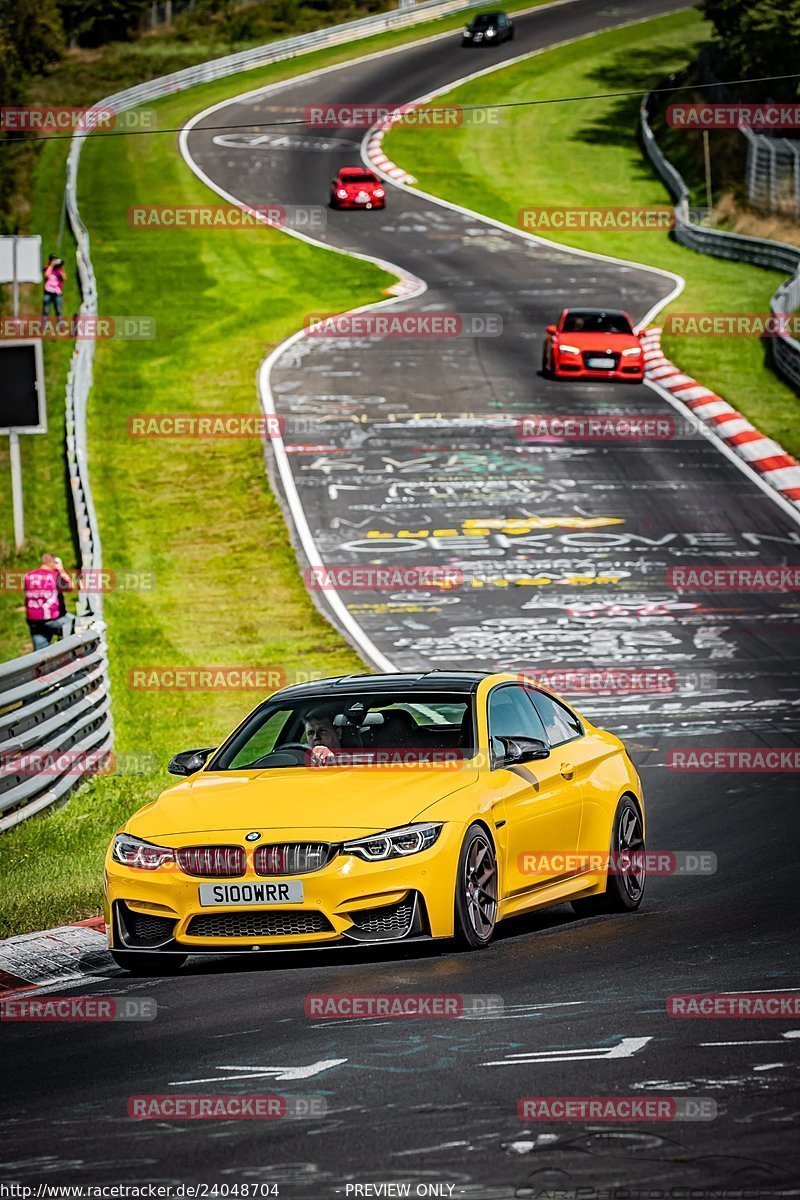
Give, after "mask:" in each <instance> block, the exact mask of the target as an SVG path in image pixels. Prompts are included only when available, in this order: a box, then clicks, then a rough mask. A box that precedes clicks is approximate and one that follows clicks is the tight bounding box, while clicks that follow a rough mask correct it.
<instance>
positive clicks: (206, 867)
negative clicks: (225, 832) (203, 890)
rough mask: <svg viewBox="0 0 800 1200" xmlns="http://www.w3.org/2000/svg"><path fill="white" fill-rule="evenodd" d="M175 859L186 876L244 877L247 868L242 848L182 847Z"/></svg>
mask: <svg viewBox="0 0 800 1200" xmlns="http://www.w3.org/2000/svg"><path fill="white" fill-rule="evenodd" d="M175 857H176V858H177V860H178V866H179V867H180V869H181V870H182V871H185V872H186V874H187V875H213V876H224V875H227V876H236V875H244V873H245V869H246V867H247V855H246V854H245V852H244V848H243V847H242V846H184V847H183V849H181V850H176V852H175Z"/></svg>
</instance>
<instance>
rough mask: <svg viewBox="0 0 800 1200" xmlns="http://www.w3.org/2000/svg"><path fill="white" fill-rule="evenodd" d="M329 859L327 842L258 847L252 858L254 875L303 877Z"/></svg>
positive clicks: (329, 853) (290, 843)
mask: <svg viewBox="0 0 800 1200" xmlns="http://www.w3.org/2000/svg"><path fill="white" fill-rule="evenodd" d="M330 857H331V847H330V845H329V844H328V843H327V842H289V843H286V844H284V845H276V846H259V847H258V849H257V850H256V852H255V855H254V856H253V866H254V868H255V872H256V875H303V874H305V873H306V872H308V871H318V870H319V868H320V867H324V866H325V863H326V862H327V861H328V860H329V858H330Z"/></svg>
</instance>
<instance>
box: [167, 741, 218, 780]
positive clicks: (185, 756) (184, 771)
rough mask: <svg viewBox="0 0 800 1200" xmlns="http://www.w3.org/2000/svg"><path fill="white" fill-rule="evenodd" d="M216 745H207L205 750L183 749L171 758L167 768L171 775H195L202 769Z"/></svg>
mask: <svg viewBox="0 0 800 1200" xmlns="http://www.w3.org/2000/svg"><path fill="white" fill-rule="evenodd" d="M215 750H216V746H207V747H206V749H205V750H182V751H181V752H180V754H176V755H174V757H173V758H171V759H170V760H169V766H168V767H167V770H168V771H169V773H170V775H194V773H195V771H201V770H202V769H203V767H204V766H205V765H206V763H207V762H208V759H209V758H210V756H211V755H212V754H213V753H214V751H215Z"/></svg>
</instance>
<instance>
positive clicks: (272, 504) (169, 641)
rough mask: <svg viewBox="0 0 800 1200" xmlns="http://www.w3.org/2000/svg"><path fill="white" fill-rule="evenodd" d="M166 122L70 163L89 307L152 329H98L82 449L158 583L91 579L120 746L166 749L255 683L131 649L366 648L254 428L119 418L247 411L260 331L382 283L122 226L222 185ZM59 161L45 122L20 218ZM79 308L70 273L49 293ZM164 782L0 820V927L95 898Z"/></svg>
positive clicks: (60, 507) (55, 181)
mask: <svg viewBox="0 0 800 1200" xmlns="http://www.w3.org/2000/svg"><path fill="white" fill-rule="evenodd" d="M462 19H463V18H462V17H455V18H449V19H444V20H440V21H437V22H431V23H430V24H427V25H426V26H425V27H424V30H422V31H420V30H411V31H405V32H403V33H396V34H389V35H382V36H380V37H375V38H370V39H369V40H367V41H364V42H360V43H358V47H357V49H358V53H359V54H361V53H367V52H370V51H373V50H379V49H383V48H386V47H388V46H391V45H396V44H403V43H406V42H408V41H411V40H413V39H414V38H416V37H419V36H421V35H425V36H427V35H429V34H430V33H431V32H435V31H438V30H440V29H448V28H454V27H458V26H459V25H460V24H461V22H462ZM352 56H353V47H352V46H350V47H338V48H336V49H334V50H329V51H323V52H318V53H316V54H313V55H306V56H303V58H302V59H299V60H295V61H293V62H290V63H280V64H276V65H274V66H271V67H268V68H264V69H261V70H258V71H250V72H247V73H246V74H244V75H239V76H236V77H233V78H231V79H227V80H223V81H220V82H217V83H214V84H209V85H206V86H203V87H198V88H194V89H192V90H191V91H190V92H187V93H184V94H183V95H178V96H174V97H171V98H169V99H166V100H163V101H160V102H158V103H157V105H156V107H157V109H158V122H159V127H160V128H166V127H172V126H179V125H181V124H182V123H184V122H185V121H186V120H187V119H188V117H190V116H191V115H192V114H193V113H195V112H198V111H199V110H200V109H202V108H204V107H206V106H207V105H210V104H212V103H214V102H216V101H217V100H222V99H225V98H226V97H228V96H234V95H236V94H238V93H239V92H241V91H243V90H249V89H250V88H255V87H258V86H261V85H263V84H265V83H268V82H272V81H276V80H279V79H284V78H287V77H290V76H292V75H294V74H298V73H300V72H304V71H309V70H313V69H315V68H317V67H320V66H325V65H328V64H331V63H334V62H339V61H345V60H347V59H348V58H352ZM176 141H177V139H176V135H174V134H164V135H160V136H157V137H153V138H130V139H122V138H120V139H111V138H109V139H92V140H90V141H89V143H88V144H87V146H86V147H85V149H84V155H83V160H82V164H81V172H80V206H81V212H82V215H83V219H84V221H85V222H86V225H87V227H88V228H89V230H90V233H91V241H92V257H93V260H94V265H95V270H96V273H97V277H98V280H99V290H100V310H101V312H102V313H104V314H134V315H147V316H151V317H154V318H155V322H156V327H157V337H156V338H155V339H153V340H152V341H140V342H102V343H99V344H98V347H97V355H96V360H95V381H94V388H93V393H92V401H91V405H90V423H89V448H90V469H91V477H92V486H93V490H94V495H95V501H96V505H97V510H98V518H99V522H100V528H101V533H102V538H103V552H104V562H105V565H106V566H107V567H109V568H110V569H113V570H115V571H118V572H124V571H131V572H137V571H138V572H152V573H153V574H154V576H155V587H154V588H153V590H152V591H143V592H133V591H131V592H127V593H123V592H119V593H112V594H111V595H109V596H107V598H106V618H107V621H108V626H109V648H110V659H111V675H112V699H113V706H114V716H115V722H116V732H117V749H118V750H119V751H120V752H121V753H123V754H124V753H133V754H139V755H141V754H147V753H151V754H155V755H157V757H158V759H159V761H162V762H166V760H167V758H168V757H169V755H170V754H171V753H173V752H174V751H175V750H178V749H185V748H187V747H190V746H193V745H207V744H213V743H215V742H216V741H217V740H218V739H219V738H220V737H221V736H222V735H223V734H225V733H226V732H227V731H228V730H229V729H230V728H231V727H232V726H233V724H234V723H235V722H236V721H237V720H238V719H239V718H240V717H241V716H242V715H243V713H244V712H245V711H246V710H247V709H248V708H249V707H251V706H252V705H253V704H254V703H256V701H257V699H259V697H258V696H256V695H254V694H252V693H251V694H250V695H249V696H248V695H247V694H243V693H224V692H210V693H207V692H206V693H191V692H181V693H178V692H154V691H137V690H133V689H131V688H130V687H129V686H128V673H129V671H130V670H131V669H132V668H134V667H137V666H159V665H164V666H170V665H205V664H208V665H215V666H233V665H245V666H259V667H262V668H264V667H272V668H275V669H278V670H281V669H284V670H287V671H291V670H293V669H295V668H299V669H302V670H303V671H307V672H309V674H310V675H311V676H312V677H313V676H314V675H320V676H321V675H331V674H336V673H338V672H347V671H354V670H358V669H360V667H361V665H362V664H361V663H360V662H359V660H358V657H357V656H356V654H355V653H354V651H353V650H352V649H351V648H350V647H349V646H348V645H347V644H346V643H345V642H344V641H343V639H342V638H341V637H339V635H338V634H337V633H336V632H335V631H334V630H333V629H332V628H331V626H330V625H329V624H328V623H327V622H326V621H325V620H324V619H323V618H322V617H321V616H320V615H319V613H318V612H317V610H316V609H315V608H314V606H313V605H312V603H311V601H310V599H309V597H308V595H307V593H306V591H305V589H304V587H303V583H302V580H301V578H300V575H299V573H298V569H297V562H296V559H295V555H294V551H293V549H292V547H291V545H290V542H289V537H288V533H287V530H286V526H285V523H284V520H283V516H282V514H281V512H280V509H279V507H278V504H277V502H276V500H275V498H274V496H273V494H272V492H271V490H270V488H269V486H268V483H267V481H266V478H265V474H264V466H263V458H262V452H261V448H260V445H259V444H258V443H257V442H254V441H249V440H248V441H230V442H227V441H216V440H215V441H211V442H201V441H170V440H158V439H154V440H140V441H139V440H134V439H131V438H130V437H129V436H128V434H127V425H126V422H127V418H128V416H130V415H132V414H135V413H147V412H152V413H161V412H197V413H200V412H202V413H209V414H211V413H231V412H252V413H255V412H257V411H259V409H258V401H257V396H256V386H255V372H256V369H257V367H258V364H259V362H260V361H261V359H262V358H263V357H264V355H265V354H266V353H267V352H268V350H269V349H270V348H271V347H272V346H273V345H275V344H276V343H278V342H280V341H281V340H282V339H283V338H285V337H286V336H287V335H288V334H289V333H291V332H292V331H293V330H295V329H297V328H299V327H300V326H301V325H302V322H303V317H304V315H305V314H306V313H308V312H319V311H334V310H337V309H344V308H347V307H352V306H355V305H359V304H364V303H368V302H369V301H370V300H375V299H379V298H380V295H381V291H382V289H383V288H384V287H385V286H386V285H387V284H388V283H389V282H391V280H390V278H389V277H388V276H386V275H385V273H384V272H382V271H380V270H378V269H377V268H375V267H372V266H371V265H369V264H367V263H360V262H357V261H354V260H352V259H347V258H344V257H343V256H341V255H338V254H334V253H331V252H328V251H324V250H321V249H318V248H314V247H312V246H309V245H306V244H304V243H301V242H299V241H297V240H296V239H293V238H289V237H287V236H285V235H283V234H280V233H278V232H276V231H273V230H268V229H256V230H252V231H242V230H227V231H225V230H214V231H188V230H187V231H181V232H180V233H175V232H171V231H159V232H153V231H142V230H134V229H132V228H131V227H130V226H129V225H128V223H127V210H128V208H129V207H130V206H131V205H133V204H136V203H137V202H138V203H142V204H148V205H154V204H199V203H204V202H214V203H216V198H215V197H213V196H212V195H211V194H210V193H209V192H208V190H207V189H205V188H204V187H203V186H202V185H201V184H200V183H199V182H198V181H197V180H196V179H195V177H194V176H193V175H192V174H191V172H190V171H189V170H188V169H187V168H186V166H185V165H184V163H183V161H182V159H181V158H180V156H179V154H178V151H177V145H176ZM63 163H64V144H63V143H52V144H51V146H49V147H48V148H47V149H46V151H45V152H44V154H43V155H42V157H41V165H40V168H39V178H38V183H37V195H36V201H35V205H34V222H33V225H32V227H33V228H36V229H39V230H41V231H49V232H50V233H51V234H52V235H54V234H55V231H56V229H57V223H58V209H59V203H60V188H61V186H62V184H61V179H62V172H63ZM70 287H71V288H72V289H74V280H71V281H70ZM76 307H77V298H76V293H75V291H74V290H72V291H71V293H69V294H68V296H67V300H66V304H65V310H66V311H72V310H73V309H74V308H76ZM46 357H47V361H48V371H49V372H50V375H51V376H52V381H50V379H49V381H48V382H49V397H50V400H49V408H50V413H51V432H50V434H48V436H47V438H42V439H40V440H39V441H38V442H34V439H32V438H29V439H26V443H25V446H24V447H23V449H24V459H25V462H24V469H25V478H26V499H27V503H28V518H29V520H28V526H29V529H30V530H31V533H32V539H31V542H30V552H31V553H32V552H33V551H34V550H36V551H37V552H38V550H40V549H42V548H45V547H48V548H50V547H53V548H56V549H58V550H59V551H60V552H61V553H62V556H63V557H64V561H65V563H68V564H69V563H70V562H73V564H74V553H73V554H70V553H69V545H70V539H69V508H68V496H67V491H66V486H65V483H64V479H63V456H62V453H61V446H62V437H63V429H62V428H61V427H60V424H59V420H58V416H57V414H58V413H59V412H60V410H61V405H62V397H63V384H64V378H65V370H66V358H67V351H66V350H65V348H64V347H53V346H48V347H47V349H46ZM0 470H2V462H0ZM40 480H41V481H45V486H44V487H43V488H42V487H40ZM3 521H4V522H5V521H6V517H5V515H4V516H3ZM2 536H3V538H4V539H5V542H6V548H5V553H4V555H3V558H2V559H0V566H3V567H5V566H11V565H13V566H20V567H21V566H23V565H27V563H28V562H29V561H30V555H29V554H27V553H26V555H25V556H24V557H23V556H15V555H13V554H12V553H11V552H10V551H9V549H8V540H9V539H10V517H9V518H8V524H7V525H4V527H3V530H2ZM3 602H4V603H3V604H2V605H0V648H2V650H3V651H5V656H6V657H8V656H10V655H12V654H14V653H18V652H20V651H22V650H24V649H26V648H27V646H26V630H25V626H24V622H23V621H22V616H21V614H20V612H19V611H17V610H18V607H19V606H18V598H16V599H14V601H13V602H11V603H10V602H9V598H8V597H7V596H6V597H3ZM20 627H21V628H20ZM20 643H22V644H20ZM168 782H169V777H168V776H167V775H166V774H165V772H163V771H160V772H158V773H150V774H146V775H141V776H133V775H123V774H119V775H109V776H106V777H102V778H98V779H96V780H94V781H93V782H92V783H90V784H88V785H86V786H85V787H83V788H82V789H81V790H80V791H79V792H78V793H77V794H76V795H75V796H73V798H72V799H71V800H70V802H69V804H68V805H66V806H63V807H61V808H59V809H58V810H57V811H54V812H50V813H46V814H43V815H42V816H40V817H35V818H32V819H31V820H29V821H27V822H24V823H23V824H22V825H20V826H18V827H17V828H16V829H14V830H12V831H10V832H9V833H8V834H5V835H3V836H2V837H0V914H2V915H0V937H2V936H8V935H10V934H12V933H19V932H24V931H26V930H29V929H37V928H43V927H46V926H48V925H49V926H52V925H54V924H58V923H60V922H66V921H70V920H76V919H79V918H81V917H85V916H90V915H93V914H95V913H97V912H98V911H99V907H100V895H101V882H100V879H101V866H102V856H103V853H104V850H105V846H106V844H107V841H108V838H109V836H110V835H111V833H112V832H113V830H114V829H115V828H117V827H118V826H119V824H120V823H121V822H122V821H123V820H124V818H125V816H126V815H127V814H129V813H130V812H132V811H133V810H134V809H136V808H137V807H139V806H140V805H141V804H143V803H145V802H146V801H147V800H148V799H150V798H152V797H153V796H155V795H156V794H157V793H158V791H159V790H160V789H161V787H163V786H164V785H165V784H166V783H168Z"/></svg>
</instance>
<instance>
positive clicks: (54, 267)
mask: <svg viewBox="0 0 800 1200" xmlns="http://www.w3.org/2000/svg"><path fill="white" fill-rule="evenodd" d="M66 279H67V272H66V271H65V270H64V260H63V258H57V257H56V255H55V254H51V255H50V257H49V258H48V260H47V266H46V267H45V269H44V301H43V305H42V316H43V317H47V316H49V315H50V305H51V304H52V305H53V307H54V308H55V310H56V316H57V317H58V318H59V320H60V319H61V317H62V316H63V315H64V309H63V305H62V296H63V295H64V284H65V282H66Z"/></svg>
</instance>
